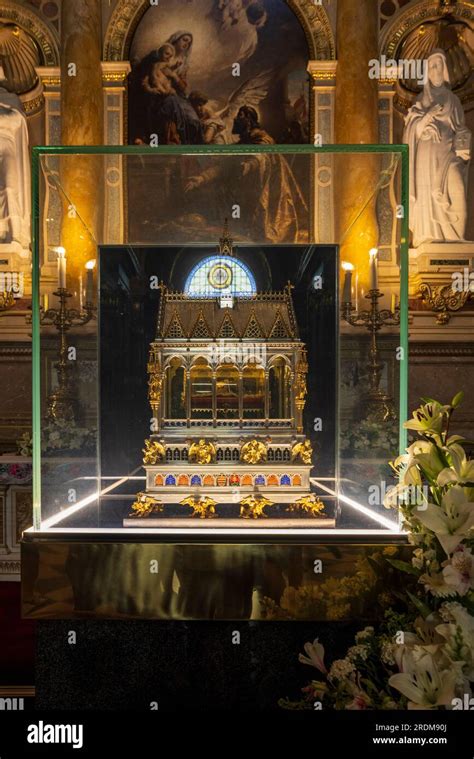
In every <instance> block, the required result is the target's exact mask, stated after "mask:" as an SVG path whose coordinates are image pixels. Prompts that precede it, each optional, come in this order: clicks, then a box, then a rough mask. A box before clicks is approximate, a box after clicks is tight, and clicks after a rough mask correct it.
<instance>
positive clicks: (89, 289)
mask: <svg viewBox="0 0 474 759" xmlns="http://www.w3.org/2000/svg"><path fill="white" fill-rule="evenodd" d="M94 267H95V258H93V259H91V260H90V261H88V262H87V263H86V303H92V298H93V292H94Z"/></svg>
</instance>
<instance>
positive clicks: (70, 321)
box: [40, 287, 96, 421]
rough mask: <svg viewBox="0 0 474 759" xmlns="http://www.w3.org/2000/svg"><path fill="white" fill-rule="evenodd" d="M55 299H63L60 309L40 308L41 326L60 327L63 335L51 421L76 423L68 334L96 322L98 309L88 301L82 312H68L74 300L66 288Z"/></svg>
mask: <svg viewBox="0 0 474 759" xmlns="http://www.w3.org/2000/svg"><path fill="white" fill-rule="evenodd" d="M53 295H56V296H57V298H58V299H59V308H48V309H46V310H45V309H44V308H43V307H42V306H40V324H42V325H44V326H47V325H51V326H52V327H56V329H57V330H58V333H59V360H58V361H57V362H56V363H55V364H54V367H55V369H56V370H57V373H58V388H57V390H55V391H54V393H51V395H50V396H49V398H48V418H49V419H53V420H58V419H61V420H66V421H74V417H75V414H74V400H75V399H74V391H73V387H72V378H71V369H72V366H73V363H72V362H71V361H70V360H69V357H68V349H69V346H68V341H67V333H68V332H69V330H70V329H72V328H73V327H80V326H83V325H84V324H87V323H88V322H90V321H91V319H94V318H95V313H96V307H95V306H94V305H93V304H92V303H91V302H89V301H88V302H86V303H85V304H84V308H82V309H81V310H78V309H77V308H68V307H67V302H68V299H69V298H72V293H70V292H69V291H68V290H67V288H65V287H58V289H57V290H56V291H55V292H54V293H53Z"/></svg>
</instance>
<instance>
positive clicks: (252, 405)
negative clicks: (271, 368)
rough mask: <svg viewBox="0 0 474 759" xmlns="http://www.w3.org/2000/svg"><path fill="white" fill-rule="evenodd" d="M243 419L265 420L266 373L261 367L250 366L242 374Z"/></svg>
mask: <svg viewBox="0 0 474 759" xmlns="http://www.w3.org/2000/svg"><path fill="white" fill-rule="evenodd" d="M242 388H243V398H242V403H243V417H244V419H263V418H264V417H265V371H264V370H263V369H262V367H261V366H257V365H256V364H255V363H254V364H248V365H247V366H246V367H245V368H244V371H243V373H242Z"/></svg>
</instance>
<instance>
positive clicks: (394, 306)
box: [390, 293, 397, 314]
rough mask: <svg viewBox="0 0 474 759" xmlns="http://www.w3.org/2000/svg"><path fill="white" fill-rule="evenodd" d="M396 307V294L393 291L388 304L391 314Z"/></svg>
mask: <svg viewBox="0 0 474 759" xmlns="http://www.w3.org/2000/svg"><path fill="white" fill-rule="evenodd" d="M396 307H397V296H396V295H395V293H392V303H391V306H390V311H391V312H392V314H394V313H395V309H396Z"/></svg>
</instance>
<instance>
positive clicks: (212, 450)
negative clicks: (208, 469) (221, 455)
mask: <svg viewBox="0 0 474 759" xmlns="http://www.w3.org/2000/svg"><path fill="white" fill-rule="evenodd" d="M216 456H217V449H216V446H215V445H214V444H213V443H210V442H209V441H208V440H204V439H203V438H201V439H200V440H199V441H198V442H195V443H191V445H190V446H189V451H188V460H189V461H190V462H191V463H195V464H211V463H213V462H214V461H215V460H216Z"/></svg>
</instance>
